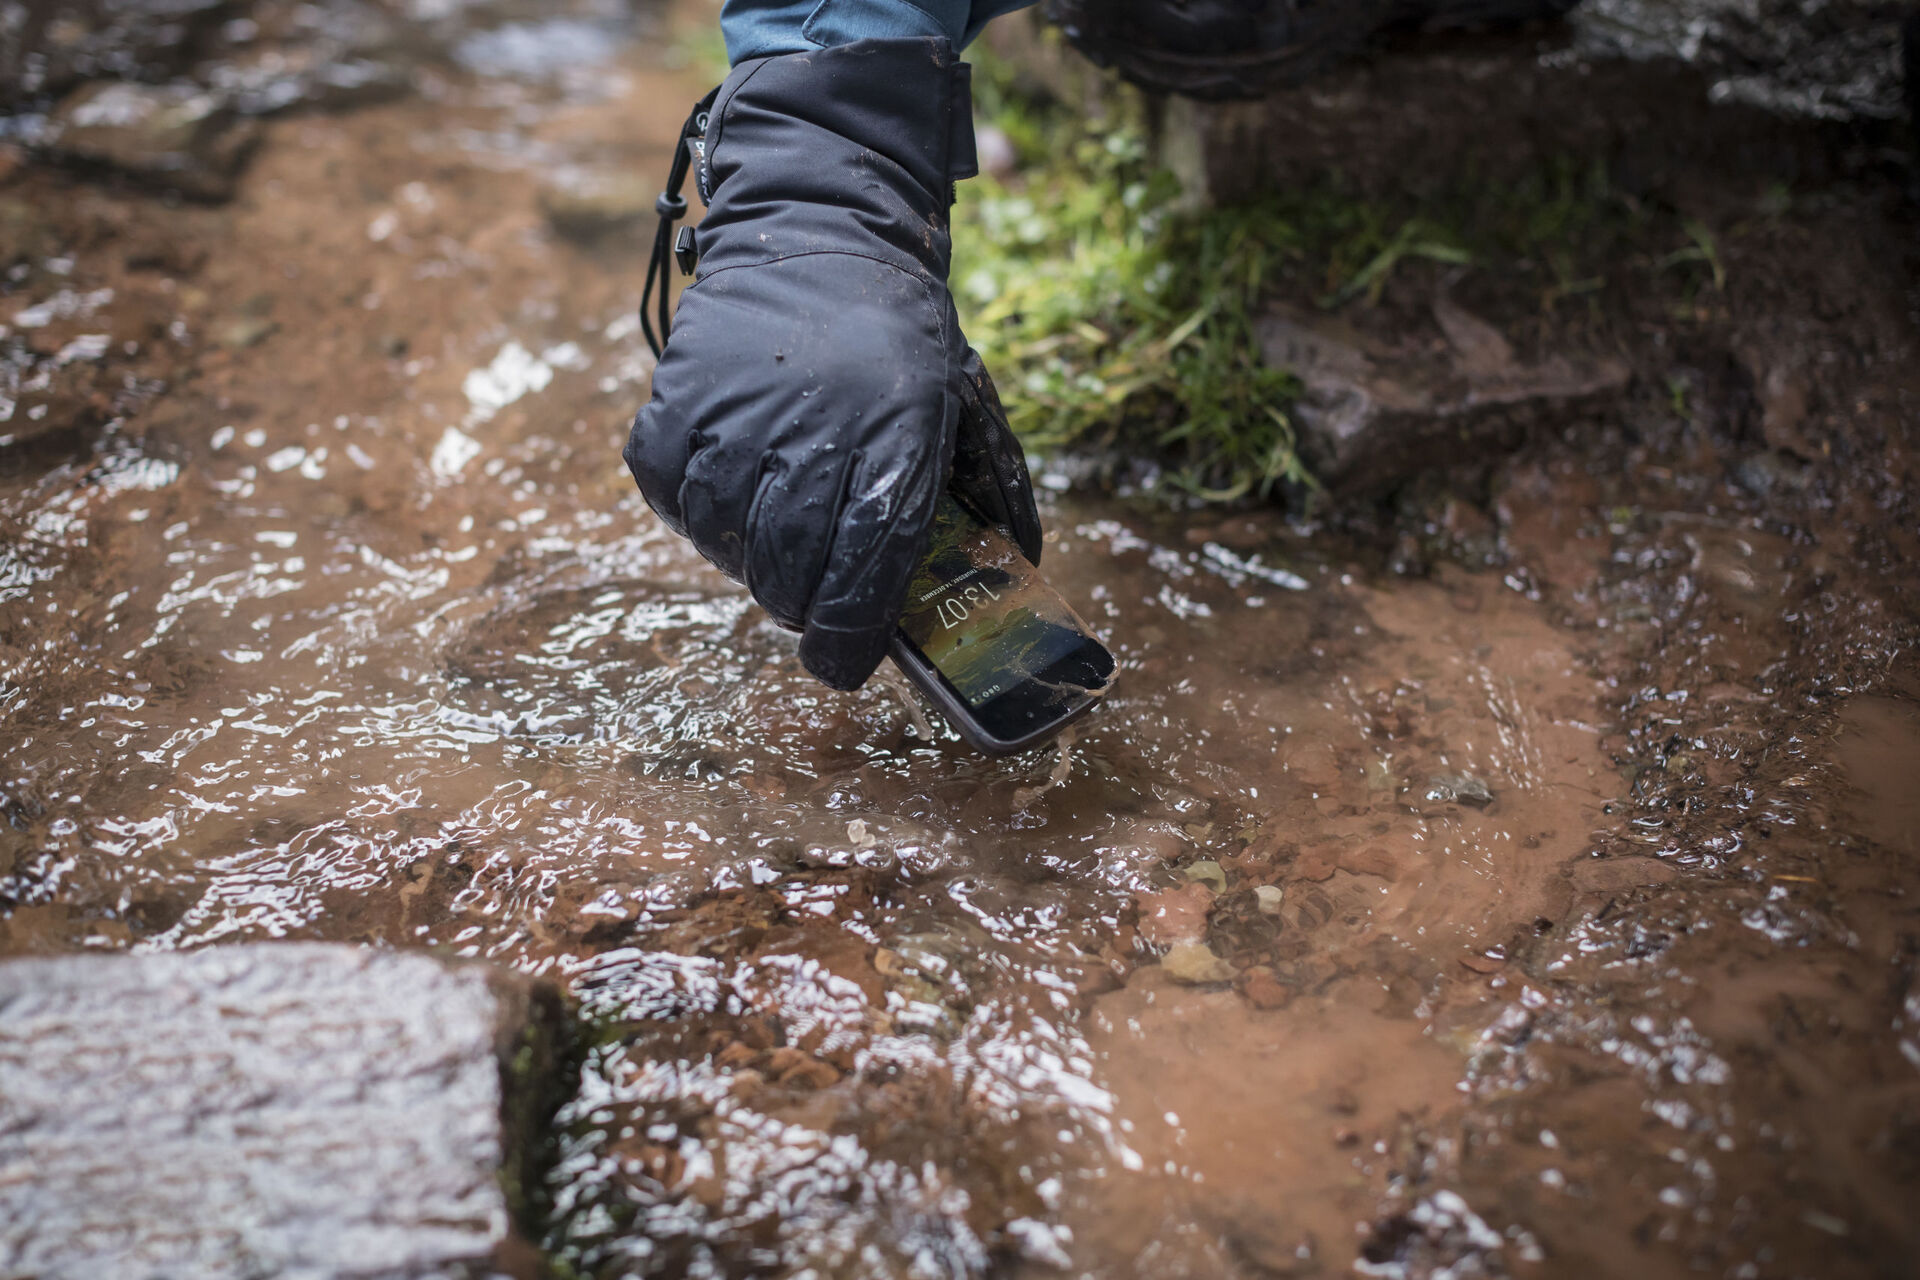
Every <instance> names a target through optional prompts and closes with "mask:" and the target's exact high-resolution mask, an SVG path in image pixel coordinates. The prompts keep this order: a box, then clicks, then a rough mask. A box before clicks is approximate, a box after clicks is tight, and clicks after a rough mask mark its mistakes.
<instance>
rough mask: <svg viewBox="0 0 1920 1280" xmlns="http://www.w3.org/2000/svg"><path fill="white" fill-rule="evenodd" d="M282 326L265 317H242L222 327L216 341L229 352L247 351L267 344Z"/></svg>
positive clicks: (216, 335) (215, 338)
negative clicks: (249, 348)
mask: <svg viewBox="0 0 1920 1280" xmlns="http://www.w3.org/2000/svg"><path fill="white" fill-rule="evenodd" d="M279 329H280V326H279V325H278V324H276V323H275V322H274V321H272V320H269V319H267V318H266V317H265V316H240V317H238V318H236V319H233V320H229V321H228V322H227V323H226V324H223V325H221V326H220V331H219V332H218V333H217V334H215V335H214V341H216V342H218V343H219V344H220V345H221V346H223V347H225V348H226V349H227V350H229V351H245V350H246V349H247V348H248V347H257V346H259V345H260V344H261V343H262V342H265V341H266V340H267V339H268V338H269V337H271V336H272V335H273V334H274V333H277V332H278V331H279Z"/></svg>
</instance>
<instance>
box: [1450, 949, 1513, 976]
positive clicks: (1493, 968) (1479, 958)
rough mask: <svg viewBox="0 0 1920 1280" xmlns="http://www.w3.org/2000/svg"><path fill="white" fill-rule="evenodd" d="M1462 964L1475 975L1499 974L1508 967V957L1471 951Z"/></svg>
mask: <svg viewBox="0 0 1920 1280" xmlns="http://www.w3.org/2000/svg"><path fill="white" fill-rule="evenodd" d="M1460 963H1461V964H1463V965H1465V966H1466V967H1467V968H1469V969H1471V970H1473V971H1474V972H1475V973H1498V972H1500V970H1502V969H1504V968H1506V967H1507V957H1506V955H1505V954H1504V953H1498V952H1496V951H1469V952H1468V953H1467V954H1466V955H1464V956H1461V957H1460Z"/></svg>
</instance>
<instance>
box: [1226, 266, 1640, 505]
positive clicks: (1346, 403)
mask: <svg viewBox="0 0 1920 1280" xmlns="http://www.w3.org/2000/svg"><path fill="white" fill-rule="evenodd" d="M1396 336H1397V339H1398V341H1397V342H1396V343H1395V344H1394V345H1392V346H1389V345H1387V344H1385V343H1383V342H1381V341H1379V340H1377V339H1373V338H1370V337H1369V336H1368V335H1366V334H1363V333H1361V332H1359V331H1357V330H1356V329H1354V328H1352V327H1351V326H1349V325H1347V324H1344V323H1343V322H1341V321H1340V320H1338V319H1337V318H1334V317H1330V316H1328V315H1326V314H1325V313H1324V312H1317V311H1313V310H1309V309H1304V308H1298V307H1293V306H1288V305H1285V304H1281V305H1278V306H1276V307H1274V308H1273V309H1272V310H1270V311H1269V312H1268V313H1267V314H1266V315H1265V316H1264V317H1263V318H1262V319H1261V322H1260V326H1259V337H1260V345H1261V353H1262V356H1263V357H1264V358H1265V360H1266V361H1267V363H1268V364H1270V365H1273V366H1274V367H1276V368H1280V369H1286V370H1290V371H1292V372H1293V373H1294V374H1295V375H1296V376H1297V377H1298V378H1299V379H1300V382H1301V385H1302V389H1303V392H1304V394H1303V395H1302V397H1301V399H1300V400H1299V401H1298V403H1297V404H1296V406H1295V410H1294V420H1295V422H1296V424H1297V427H1298V433H1299V448H1300V453H1301V457H1302V458H1303V459H1305V460H1306V462H1307V465H1308V466H1309V467H1310V468H1311V469H1312V470H1313V473H1314V475H1315V476H1316V477H1318V478H1319V479H1320V480H1322V481H1323V482H1325V483H1326V484H1328V485H1329V486H1332V487H1334V488H1336V489H1342V490H1347V491H1356V490H1357V491H1364V490H1368V489H1373V490H1379V489H1382V488H1385V487H1389V486H1392V485H1395V484H1401V483H1404V482H1406V481H1407V480H1408V479H1410V478H1412V477H1414V476H1417V475H1420V474H1421V473H1423V472H1425V471H1429V470H1431V469H1433V468H1434V467H1437V466H1444V465H1446V463H1447V462H1448V461H1449V460H1450V459H1455V458H1458V457H1460V456H1462V455H1463V454H1466V455H1481V456H1484V455H1487V454H1490V453H1493V452H1496V451H1497V450H1499V449H1501V448H1511V447H1512V446H1513V445H1514V444H1516V443H1518V442H1519V441H1520V440H1522V439H1524V438H1525V437H1526V434H1527V432H1528V431H1529V429H1530V428H1532V427H1534V426H1537V425H1538V424H1539V422H1540V421H1541V420H1542V419H1543V418H1545V417H1548V416H1551V415H1561V416H1562V417H1564V416H1565V415H1566V414H1567V412H1568V410H1569V408H1570V407H1572V408H1576V409H1577V408H1579V407H1580V406H1581V405H1582V404H1583V402H1588V401H1594V400H1600V399H1603V398H1605V397H1608V396H1617V395H1618V393H1620V392H1622V391H1624V390H1625V389H1626V386H1627V383H1628V381H1629V379H1630V378H1631V377H1632V370H1631V368H1630V367H1629V366H1628V365H1627V364H1626V362H1625V361H1623V360H1620V359H1619V358H1617V357H1606V356H1601V357H1593V356H1584V355H1559V354H1556V355H1551V356H1547V357H1545V358H1543V359H1541V360H1539V361H1538V362H1537V363H1527V362H1524V361H1522V360H1521V359H1520V358H1519V357H1518V356H1517V355H1516V354H1515V352H1514V349H1513V346H1512V344H1511V343H1509V342H1508V341H1507V339H1506V338H1505V337H1504V336H1503V335H1502V334H1501V333H1500V332H1499V330H1497V329H1495V328H1494V327H1493V326H1491V325H1489V324H1487V322H1486V321H1484V320H1481V319H1480V318H1478V317H1477V316H1474V315H1473V314H1471V313H1470V312H1468V311H1466V310H1465V309H1464V308H1462V307H1461V306H1459V305H1458V304H1457V303H1454V302H1453V301H1451V300H1449V299H1447V298H1445V297H1440V298H1437V299H1435V301H1434V304H1433V309H1432V324H1431V325H1430V326H1423V327H1421V328H1414V327H1411V326H1408V327H1406V328H1404V329H1402V330H1401V332H1400V333H1399V334H1398V335H1396Z"/></svg>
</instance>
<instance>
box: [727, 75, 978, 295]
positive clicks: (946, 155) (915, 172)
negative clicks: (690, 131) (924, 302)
mask: <svg viewBox="0 0 1920 1280" xmlns="http://www.w3.org/2000/svg"><path fill="white" fill-rule="evenodd" d="M971 85H972V68H971V67H969V66H968V65H967V64H966V63H964V62H962V61H960V60H959V58H958V57H957V55H956V54H955V53H954V49H953V46H952V44H951V43H949V42H948V41H946V40H944V39H940V38H932V37H929V38H916V39H894V40H860V41H856V42H855V43H853V44H846V45H836V46H834V47H833V48H830V49H820V50H816V51H813V52H809V53H790V54H781V55H779V56H776V57H771V58H761V59H758V60H756V61H753V62H746V63H742V64H741V65H740V66H738V67H736V68H734V71H733V74H732V75H730V76H728V77H727V79H726V81H725V82H724V83H723V84H722V85H721V86H720V90H719V93H718V96H717V97H716V98H715V100H714V104H713V109H712V111H711V112H710V113H709V115H708V119H707V128H706V133H705V136H704V138H703V139H702V142H703V145H702V147H701V148H700V155H699V189H700V195H701V198H702V199H703V200H705V201H706V202H707V206H708V214H707V217H706V219H705V220H704V221H703V222H702V224H701V227H700V230H699V240H700V242H701V252H702V257H703V259H704V261H703V262H702V269H703V272H704V271H710V270H719V269H721V268H722V267H724V266H740V265H747V264H749V263H751V262H755V261H769V260H771V259H774V258H779V257H785V256H789V255H791V254H794V253H804V252H815V251H819V250H821V249H837V250H843V251H852V252H870V253H871V256H874V257H877V258H880V259H882V260H884V261H889V262H893V263H895V264H896V265H900V266H903V267H909V268H910V269H914V270H918V271H922V272H925V273H928V274H931V275H934V276H936V277H937V278H939V279H941V280H944V279H945V278H946V274H947V265H948V257H949V253H950V242H949V239H948V231H947V216H948V212H949V210H950V209H951V208H952V202H953V183H954V182H955V181H956V180H958V179H960V178H964V177H970V176H972V175H973V174H974V173H975V172H977V171H978V167H979V166H978V161H977V159H976V157H975V153H974V140H973V110H972V104H973V96H972V92H971ZM774 209H780V210H781V211H782V216H781V217H779V218H776V219H769V218H767V216H766V215H767V214H768V213H769V212H770V211H772V210H774ZM735 227H738V228H739V229H740V230H742V231H743V232H744V231H749V230H750V231H751V232H752V234H751V235H740V236H733V235H730V234H729V232H730V230H731V229H732V228H735Z"/></svg>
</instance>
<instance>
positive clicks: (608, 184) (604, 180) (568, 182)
mask: <svg viewBox="0 0 1920 1280" xmlns="http://www.w3.org/2000/svg"><path fill="white" fill-rule="evenodd" d="M658 194H659V183H658V182H657V181H649V180H647V179H645V178H642V177H641V176H639V175H638V174H632V173H605V172H587V171H575V170H569V171H563V172H561V173H558V174H555V175H554V176H553V177H551V178H549V179H548V180H547V182H546V183H545V184H544V185H543V186H542V187H541V188H540V211H541V212H542V213H544V214H546V216H547V222H548V223H549V224H550V225H551V226H552V227H553V229H554V230H555V231H557V232H559V233H560V234H561V235H563V236H566V237H567V238H568V239H571V240H594V239H597V238H599V237H600V236H603V235H606V234H607V233H608V232H611V231H619V230H622V229H624V228H627V227H631V226H633V225H635V224H636V223H638V222H640V221H642V220H643V219H652V218H654V217H656V216H657V215H656V213H655V211H654V207H653V204H654V198H655V197H656V196H657V195H658Z"/></svg>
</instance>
